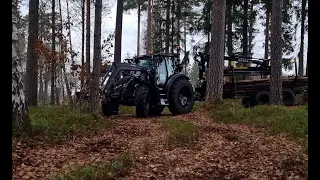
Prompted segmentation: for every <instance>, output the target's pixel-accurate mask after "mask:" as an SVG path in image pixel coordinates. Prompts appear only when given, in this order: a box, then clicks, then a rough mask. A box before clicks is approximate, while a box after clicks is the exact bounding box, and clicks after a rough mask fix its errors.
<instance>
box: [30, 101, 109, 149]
mask: <svg viewBox="0 0 320 180" xmlns="http://www.w3.org/2000/svg"><path fill="white" fill-rule="evenodd" d="M29 115H30V120H31V125H32V129H33V133H34V138H35V139H37V140H39V141H40V142H45V143H49V144H55V143H59V142H61V141H64V140H67V139H69V138H70V137H72V136H73V135H85V134H86V133H89V132H92V131H98V130H103V129H106V128H109V127H110V126H111V122H110V121H109V120H108V119H95V118H94V117H93V116H92V114H91V113H83V112H80V111H77V110H73V109H72V108H71V107H68V106H53V107H32V108H30V109H29Z"/></svg>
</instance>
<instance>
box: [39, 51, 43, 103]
mask: <svg viewBox="0 0 320 180" xmlns="http://www.w3.org/2000/svg"><path fill="white" fill-rule="evenodd" d="M39 62H40V65H39V98H38V102H39V103H40V104H43V67H44V63H43V58H42V57H40V58H39Z"/></svg>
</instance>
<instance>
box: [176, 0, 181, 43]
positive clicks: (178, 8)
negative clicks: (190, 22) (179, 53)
mask: <svg viewBox="0 0 320 180" xmlns="http://www.w3.org/2000/svg"><path fill="white" fill-rule="evenodd" d="M176 19H177V30H176V32H175V33H176V36H177V45H178V46H180V40H181V34H180V20H181V1H180V0H178V2H177V15H176Z"/></svg>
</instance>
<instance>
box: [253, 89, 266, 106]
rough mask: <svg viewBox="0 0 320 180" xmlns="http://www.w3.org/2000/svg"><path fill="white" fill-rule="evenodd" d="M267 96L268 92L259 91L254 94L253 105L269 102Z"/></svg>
mask: <svg viewBox="0 0 320 180" xmlns="http://www.w3.org/2000/svg"><path fill="white" fill-rule="evenodd" d="M269 97H270V94H269V92H267V91H260V92H258V93H257V94H256V95H255V98H254V101H255V102H254V104H255V105H262V104H269Z"/></svg>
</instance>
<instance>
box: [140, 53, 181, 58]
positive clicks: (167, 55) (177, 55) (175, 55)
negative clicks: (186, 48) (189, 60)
mask: <svg viewBox="0 0 320 180" xmlns="http://www.w3.org/2000/svg"><path fill="white" fill-rule="evenodd" d="M151 55H153V56H166V57H179V54H177V53H156V54H150V55H147V54H144V55H140V56H139V57H138V58H144V57H151Z"/></svg>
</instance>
